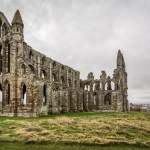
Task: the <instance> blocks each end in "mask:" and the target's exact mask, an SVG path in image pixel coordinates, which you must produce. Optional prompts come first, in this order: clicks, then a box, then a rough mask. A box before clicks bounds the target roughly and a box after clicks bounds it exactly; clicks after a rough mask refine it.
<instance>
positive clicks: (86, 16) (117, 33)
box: [0, 0, 150, 103]
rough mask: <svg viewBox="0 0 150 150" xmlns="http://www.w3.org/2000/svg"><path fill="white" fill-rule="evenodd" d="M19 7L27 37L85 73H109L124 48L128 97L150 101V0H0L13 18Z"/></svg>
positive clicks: (61, 60)
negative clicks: (102, 71)
mask: <svg viewBox="0 0 150 150" xmlns="http://www.w3.org/2000/svg"><path fill="white" fill-rule="evenodd" d="M17 9H19V10H20V13H21V15H22V19H23V22H24V38H25V41H26V42H27V43H28V44H29V45H30V46H31V47H32V48H33V49H36V50H38V51H40V52H42V53H44V54H46V55H47V56H49V57H51V58H53V59H55V60H57V61H59V62H61V63H63V64H65V65H68V66H70V67H72V68H74V69H76V70H78V71H80V73H81V78H82V79H86V77H87V74H88V73H89V72H93V73H94V76H95V78H99V76H100V74H101V70H105V71H106V73H107V75H110V76H111V77H112V74H113V70H114V69H115V68H116V57H117V51H118V50H119V49H120V50H121V51H122V53H123V54H124V58H125V63H126V69H127V72H128V88H129V91H128V93H129V98H128V99H129V102H133V103H150V0H0V11H2V12H3V13H4V14H5V16H6V17H7V19H8V21H9V22H11V21H12V18H13V15H14V13H15V11H16V10H17Z"/></svg>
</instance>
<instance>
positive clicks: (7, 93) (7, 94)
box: [5, 81, 10, 104]
mask: <svg viewBox="0 0 150 150" xmlns="http://www.w3.org/2000/svg"><path fill="white" fill-rule="evenodd" d="M5 94H6V95H5V96H6V97H5V98H6V103H7V104H10V83H9V82H8V81H6V82H5Z"/></svg>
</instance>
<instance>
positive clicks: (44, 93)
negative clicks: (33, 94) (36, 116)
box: [43, 84, 47, 106]
mask: <svg viewBox="0 0 150 150" xmlns="http://www.w3.org/2000/svg"><path fill="white" fill-rule="evenodd" d="M46 103H47V100H46V85H45V84H44V87H43V106H46Z"/></svg>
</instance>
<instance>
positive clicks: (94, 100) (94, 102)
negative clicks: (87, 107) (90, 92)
mask: <svg viewBox="0 0 150 150" xmlns="http://www.w3.org/2000/svg"><path fill="white" fill-rule="evenodd" d="M93 104H94V106H96V95H94V97H93Z"/></svg>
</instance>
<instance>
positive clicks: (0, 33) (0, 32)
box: [0, 19, 2, 38]
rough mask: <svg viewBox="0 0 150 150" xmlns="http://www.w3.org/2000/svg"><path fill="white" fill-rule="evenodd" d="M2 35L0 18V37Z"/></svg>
mask: <svg viewBox="0 0 150 150" xmlns="http://www.w3.org/2000/svg"><path fill="white" fill-rule="evenodd" d="M1 37H2V21H1V19H0V38H1Z"/></svg>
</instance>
